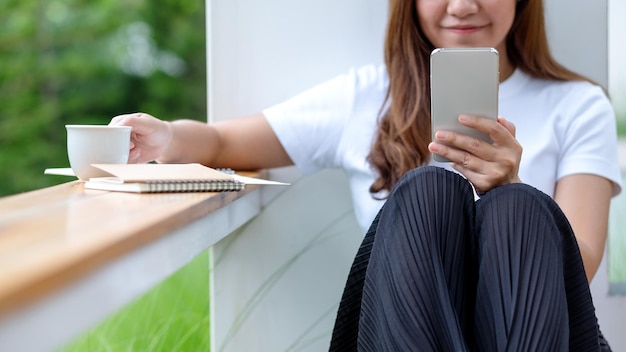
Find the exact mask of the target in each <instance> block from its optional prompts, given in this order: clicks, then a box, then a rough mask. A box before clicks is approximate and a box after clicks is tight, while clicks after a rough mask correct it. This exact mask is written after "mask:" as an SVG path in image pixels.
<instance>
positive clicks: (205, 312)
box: [60, 251, 210, 352]
mask: <svg viewBox="0 0 626 352" xmlns="http://www.w3.org/2000/svg"><path fill="white" fill-rule="evenodd" d="M208 258H209V257H208V251H205V252H203V253H202V254H200V255H199V256H197V257H196V258H194V259H193V260H192V261H191V262H190V263H188V264H187V265H186V266H185V267H183V268H182V269H180V270H179V271H178V272H176V273H175V274H173V275H172V276H171V277H169V278H167V279H166V280H165V281H163V282H162V283H161V284H159V285H158V286H156V287H155V288H153V289H152V290H150V291H149V292H148V293H147V294H145V295H144V296H142V297H140V298H139V299H137V300H136V301H134V302H132V303H131V304H129V305H128V306H126V307H125V308H124V309H122V310H121V311H119V312H118V313H116V314H114V315H113V316H111V317H109V318H107V319H106V320H105V321H104V322H103V323H102V324H100V325H99V326H97V327H95V328H93V329H91V330H90V331H89V332H87V333H86V334H85V335H84V336H81V337H79V338H78V339H77V340H75V341H73V342H72V343H71V344H69V345H68V346H66V347H64V348H62V349H61V350H60V351H62V352H101V351H102V352H111V351H113V352H118V351H142V352H143V351H168V352H176V351H194V352H195V351H209V346H210V345H209V338H210V336H209V335H210V334H209V265H208V264H209V262H208ZM96 304H97V303H96Z"/></svg>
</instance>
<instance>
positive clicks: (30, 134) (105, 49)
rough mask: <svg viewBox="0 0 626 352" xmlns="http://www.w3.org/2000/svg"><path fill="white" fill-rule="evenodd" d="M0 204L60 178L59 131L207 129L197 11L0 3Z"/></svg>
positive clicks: (201, 16) (92, 0)
mask: <svg viewBox="0 0 626 352" xmlns="http://www.w3.org/2000/svg"><path fill="white" fill-rule="evenodd" d="M0 9H1V11H0V33H2V34H0V132H1V133H0V196H2V195H9V194H14V193H18V192H23V191H28V190H32V189H37V188H41V187H46V186H49V185H53V184H57V183H59V182H65V181H69V179H68V178H67V177H57V176H46V175H43V170H44V169H45V168H47V167H64V166H69V163H68V161H67V154H66V144H65V143H66V132H65V124H107V123H108V122H109V120H110V119H111V117H113V116H115V115H118V114H121V113H127V112H134V111H143V112H148V113H151V114H154V115H156V116H159V117H161V118H164V119H174V118H180V117H185V118H193V119H198V120H205V119H206V88H205V82H206V78H205V77H206V68H205V67H206V54H205V53H206V50H205V11H204V2H203V1H197V0H196V1H194V0H160V1H158V2H155V1H148V0H126V1H116V0H19V1H14V0H0Z"/></svg>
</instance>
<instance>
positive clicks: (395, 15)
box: [369, 0, 588, 193]
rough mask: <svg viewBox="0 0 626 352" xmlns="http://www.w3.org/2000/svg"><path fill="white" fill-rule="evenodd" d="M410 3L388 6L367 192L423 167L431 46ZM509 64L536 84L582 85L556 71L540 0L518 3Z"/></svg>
mask: <svg viewBox="0 0 626 352" xmlns="http://www.w3.org/2000/svg"><path fill="white" fill-rule="evenodd" d="M416 6H417V5H416V1H415V0H390V2H389V22H388V24H387V33H386V38H385V47H384V50H385V51H384V53H385V64H386V66H387V73H388V75H389V89H388V91H387V96H386V99H385V104H384V105H385V106H386V105H388V109H387V110H385V111H381V119H380V123H379V127H378V133H377V136H376V139H375V141H374V145H373V146H372V150H371V151H370V154H369V162H370V163H371V164H372V166H373V167H374V169H375V170H376V171H377V172H378V178H377V179H376V180H375V181H374V183H373V184H372V185H371V186H370V192H372V193H378V192H380V191H384V190H387V191H389V190H391V189H392V188H393V186H394V185H395V184H396V183H397V182H398V180H399V179H400V177H402V175H404V174H405V173H406V172H407V171H409V170H411V169H413V168H415V167H417V166H421V165H424V164H426V163H428V160H429V157H430V155H429V152H428V143H430V140H431V132H430V81H429V73H430V72H429V71H430V68H429V57H430V53H431V51H432V50H433V49H434V46H433V45H432V44H431V43H430V41H429V40H428V39H427V38H426V36H425V35H424V33H423V32H422V31H421V29H420V26H419V21H418V17H417V7H416ZM506 44H507V49H506V50H507V55H508V57H509V60H510V61H511V64H512V65H513V66H514V67H517V68H518V69H521V70H522V71H524V72H526V73H528V74H529V75H531V76H534V77H537V78H544V79H551V80H560V81H563V80H588V79H587V78H585V77H583V76H581V75H579V74H576V73H574V72H572V71H570V70H568V69H566V68H565V67H563V66H562V65H560V64H559V63H558V62H556V60H555V59H554V57H553V56H552V54H551V53H550V48H549V46H548V39H547V35H546V29H545V21H544V10H543V2H542V0H521V1H519V2H518V4H517V8H516V15H515V19H514V21H513V25H512V27H511V30H510V31H509V33H508V35H507V38H506Z"/></svg>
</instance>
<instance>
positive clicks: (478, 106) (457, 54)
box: [430, 48, 500, 162]
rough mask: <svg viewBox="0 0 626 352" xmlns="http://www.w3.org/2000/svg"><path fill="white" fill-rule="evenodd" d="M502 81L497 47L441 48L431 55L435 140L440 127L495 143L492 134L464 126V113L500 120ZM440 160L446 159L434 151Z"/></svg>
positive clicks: (437, 159)
mask: <svg viewBox="0 0 626 352" xmlns="http://www.w3.org/2000/svg"><path fill="white" fill-rule="evenodd" d="M499 81H500V74H499V66H498V51H497V50H496V49H493V48H439V49H435V50H433V52H432V53H431V55H430V99H431V100H430V103H431V105H430V112H431V131H432V136H433V139H434V136H435V132H436V131H438V130H449V131H455V132H459V133H463V134H466V135H469V136H473V137H476V138H479V139H481V140H484V141H487V142H489V143H491V139H490V138H489V136H487V135H485V134H484V133H482V132H479V131H477V130H475V129H471V128H468V127H465V126H463V125H461V124H460V123H459V121H458V117H459V115H460V114H467V115H476V116H482V117H487V118H492V119H496V118H497V117H498V85H499ZM433 159H435V160H436V161H441V162H447V161H449V160H447V159H446V158H444V157H442V156H440V155H435V154H433Z"/></svg>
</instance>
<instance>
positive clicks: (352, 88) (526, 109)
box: [263, 65, 621, 230]
mask: <svg viewBox="0 0 626 352" xmlns="http://www.w3.org/2000/svg"><path fill="white" fill-rule="evenodd" d="M388 83H389V79H388V77H387V73H386V70H385V67H384V66H383V65H378V66H374V65H370V66H364V67H361V68H358V69H353V70H351V71H349V72H348V73H347V74H345V75H341V76H339V77H336V78H334V79H332V80H330V81H328V82H325V83H322V84H320V85H318V86H316V87H313V88H311V89H309V90H307V91H305V92H303V93H301V94H299V95H297V96H296V97H294V98H292V99H290V100H288V101H286V102H284V103H281V104H279V105H276V106H273V107H271V108H269V109H266V110H264V111H263V114H264V115H265V116H266V118H267V120H268V121H269V123H270V125H271V126H272V129H273V130H274V132H275V133H276V135H277V137H278V139H279V140H280V142H281V143H282V145H283V147H284V148H285V150H286V151H287V153H288V154H289V156H290V157H291V159H292V160H293V162H294V163H295V164H296V166H297V167H298V168H300V169H301V170H302V171H303V172H305V173H313V172H316V171H319V170H321V169H325V168H342V169H344V170H345V172H346V173H347V175H348V178H349V183H350V188H351V192H352V201H353V203H354V209H355V213H356V218H357V220H358V222H359V225H360V226H361V227H362V228H363V229H364V230H366V229H367V228H368V227H369V225H370V224H371V222H372V220H373V219H374V217H375V216H376V213H377V212H378V210H379V209H380V207H381V206H382V204H383V203H384V201H383V200H377V199H374V198H373V197H372V195H371V194H370V192H369V187H370V186H371V184H372V183H373V182H374V179H375V175H376V172H375V171H374V170H373V168H372V167H371V165H370V164H369V163H368V161H367V156H368V154H369V151H370V149H371V146H372V143H373V141H374V138H375V135H376V131H377V123H378V118H379V115H380V110H381V106H382V104H383V101H384V98H385V94H386V93H387V87H388ZM499 115H500V116H504V117H505V118H506V119H508V120H509V121H511V122H513V123H514V124H515V126H516V136H517V139H518V141H519V142H520V143H521V145H522V147H523V148H524V150H523V153H522V161H521V164H520V170H519V176H520V178H521V179H522V180H523V181H524V182H525V183H527V184H529V185H531V186H534V187H536V188H538V189H539V190H541V191H543V192H544V193H546V194H548V195H550V196H554V188H555V185H556V182H557V181H558V180H559V179H561V178H562V177H564V176H567V175H572V174H579V173H587V174H595V175H599V176H603V177H606V178H607V179H609V180H611V181H612V182H613V183H614V192H613V193H614V195H616V194H618V193H619V192H620V190H621V184H620V182H621V176H620V169H619V163H618V158H617V136H616V127H615V115H614V111H613V108H612V106H611V104H610V102H609V100H608V99H607V97H606V95H605V94H604V92H603V91H602V89H601V88H600V87H597V86H594V85H592V84H590V83H587V82H556V81H547V80H540V79H536V78H532V77H530V76H528V75H527V74H525V73H523V72H522V71H521V70H516V71H515V72H514V73H513V75H512V76H511V77H509V78H508V79H507V80H506V81H504V82H502V83H501V84H500V90H499ZM430 164H432V165H437V166H441V167H444V168H447V169H449V170H452V169H451V168H450V167H449V166H448V164H447V163H437V162H434V161H432V160H431V161H430Z"/></svg>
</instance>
